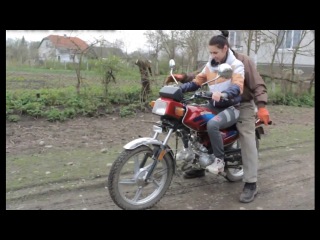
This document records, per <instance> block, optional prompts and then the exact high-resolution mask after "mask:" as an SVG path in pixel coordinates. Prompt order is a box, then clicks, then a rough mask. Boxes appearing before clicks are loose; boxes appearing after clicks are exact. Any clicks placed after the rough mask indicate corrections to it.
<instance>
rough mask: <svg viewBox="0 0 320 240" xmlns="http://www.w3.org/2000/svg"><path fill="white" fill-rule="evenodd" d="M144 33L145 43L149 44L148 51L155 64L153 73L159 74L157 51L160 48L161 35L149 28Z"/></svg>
mask: <svg viewBox="0 0 320 240" xmlns="http://www.w3.org/2000/svg"><path fill="white" fill-rule="evenodd" d="M144 35H145V36H146V38H147V43H148V44H149V46H150V48H151V49H150V51H151V54H150V55H151V57H152V62H154V65H155V70H154V73H155V75H159V60H158V58H159V52H160V51H161V49H162V43H161V36H160V34H158V33H157V32H155V31H152V30H149V31H146V32H145V33H144Z"/></svg>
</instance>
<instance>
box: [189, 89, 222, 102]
mask: <svg viewBox="0 0 320 240" xmlns="http://www.w3.org/2000/svg"><path fill="white" fill-rule="evenodd" d="M194 97H195V98H205V99H212V92H210V91H209V92H196V93H195V94H194ZM221 100H222V101H228V95H227V94H226V93H222V94H221Z"/></svg>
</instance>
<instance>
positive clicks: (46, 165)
mask: <svg viewBox="0 0 320 240" xmlns="http://www.w3.org/2000/svg"><path fill="white" fill-rule="evenodd" d="M13 75H14V74H12V75H10V72H7V78H8V76H13ZM21 76H22V77H23V78H24V79H30V80H41V79H40V78H38V79H36V76H39V74H35V73H32V74H31V75H27V74H25V73H23V74H21ZM71 78H72V76H71V75H70V81H66V80H65V79H66V78H65V77H63V79H62V77H61V80H60V84H66V85H68V84H70V85H71V86H72V81H73V80H74V79H73V80H72V79H71ZM48 79H50V77H49V76H48ZM57 79H58V80H59V78H54V77H53V78H52V80H57ZM12 80H14V79H13V78H12ZM16 80H17V79H16ZM21 81H25V80H21ZM92 81H94V80H92ZM129 81H134V82H135V83H136V86H137V87H138V86H139V83H140V82H139V78H137V79H132V80H126V81H124V83H123V86H126V85H127V83H128V84H129ZM161 81H162V79H161V78H159V81H158V84H159V85H161ZM47 82H48V81H46V84H47ZM7 83H8V81H7ZM57 84H59V82H56V83H55V84H54V85H53V86H56V85H57ZM13 86H15V85H14V84H13ZM110 86H111V85H110ZM15 87H16V89H18V88H25V87H26V86H24V85H23V86H21V87H17V86H15ZM31 87H32V88H33V87H34V86H31ZM61 87H62V86H61ZM117 87H121V86H119V84H117ZM10 88H13V87H10ZM40 88H42V86H40V87H39V89H40ZM112 88H113V89H116V85H114V86H113V87H112ZM268 109H269V111H270V114H271V118H272V120H273V123H274V124H273V125H271V126H268V127H265V131H266V134H265V135H264V136H263V138H262V140H261V143H260V148H261V151H260V160H259V161H260V168H259V182H258V185H259V189H260V193H259V194H258V196H257V199H256V200H255V201H254V202H252V203H250V204H241V203H239V202H238V197H239V194H240V192H241V190H242V186H243V185H242V183H241V182H238V183H228V182H226V180H225V179H224V178H222V177H220V176H214V175H206V177H204V178H201V179H192V180H184V179H182V177H181V176H180V175H179V174H177V175H176V176H175V177H174V180H173V182H172V184H171V188H170V189H169V191H168V192H167V194H166V195H165V196H164V198H163V199H162V200H161V201H160V202H159V203H158V204H157V205H156V206H155V207H154V208H153V209H154V210H171V209H177V210H215V209H227V210H238V209H265V210H270V209H285V210H295V209H314V208H315V202H314V200H315V198H314V197H315V195H314V193H315V191H314V180H315V179H314V177H315V172H314V161H315V159H314V147H315V145H314V140H315V139H314V108H310V107H295V106H282V105H274V106H273V105H269V106H268ZM157 120H158V117H157V116H155V115H153V114H152V113H150V112H149V111H145V112H141V111H137V112H135V113H134V114H133V115H131V116H127V117H121V116H120V115H119V112H113V113H110V114H103V115H100V116H94V117H81V116H80V117H76V118H74V119H67V120H65V121H64V122H60V121H54V122H50V121H47V120H46V119H43V118H38V119H35V118H34V117H30V116H22V117H21V119H20V121H18V122H10V121H8V120H7V121H6V209H7V210H13V209H20V210H29V209H43V210H50V209H56V210H71V209H74V210H77V209H88V210H118V209H119V208H118V207H117V206H116V205H115V204H114V203H113V202H112V201H111V199H110V197H109V194H108V191H107V189H106V181H107V176H108V173H109V169H110V166H111V164H112V162H113V161H114V159H115V158H116V157H117V156H118V154H119V153H120V152H121V151H122V146H123V145H124V144H126V143H127V142H129V141H131V140H133V139H134V138H137V137H139V136H151V134H152V123H153V122H155V121H157Z"/></svg>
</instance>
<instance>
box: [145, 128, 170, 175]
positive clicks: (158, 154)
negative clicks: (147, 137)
mask: <svg viewBox="0 0 320 240" xmlns="http://www.w3.org/2000/svg"><path fill="white" fill-rule="evenodd" d="M154 131H155V133H154V135H153V139H155V140H157V138H158V136H159V134H160V132H161V131H160V127H157V126H154ZM172 133H173V129H172V128H170V129H169V132H168V134H167V136H166V137H165V139H164V140H163V142H162V144H160V145H158V147H155V148H154V149H153V155H152V159H154V160H155V161H153V163H152V165H151V167H150V171H148V174H147V176H146V179H149V177H150V176H151V174H152V172H153V170H154V169H155V167H156V166H157V164H158V161H161V160H163V157H164V155H165V154H166V153H167V152H168V150H169V151H171V150H170V148H169V149H168V146H167V143H168V141H169V139H170V137H171V134H172ZM173 162H174V172H175V166H176V164H175V161H174V159H173Z"/></svg>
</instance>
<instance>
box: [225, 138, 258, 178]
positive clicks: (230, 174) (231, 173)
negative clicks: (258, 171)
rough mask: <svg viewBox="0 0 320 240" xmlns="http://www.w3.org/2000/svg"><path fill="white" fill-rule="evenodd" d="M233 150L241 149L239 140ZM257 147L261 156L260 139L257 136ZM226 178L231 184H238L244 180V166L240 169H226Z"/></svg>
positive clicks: (240, 166)
mask: <svg viewBox="0 0 320 240" xmlns="http://www.w3.org/2000/svg"><path fill="white" fill-rule="evenodd" d="M231 147H232V148H240V142H239V139H238V140H237V141H236V142H235V144H233V145H232V146H231ZM256 147H257V151H258V156H259V139H258V138H257V136H256ZM225 178H226V179H227V180H228V181H229V182H238V181H241V180H242V178H243V165H242V164H241V165H239V168H226V169H225Z"/></svg>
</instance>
